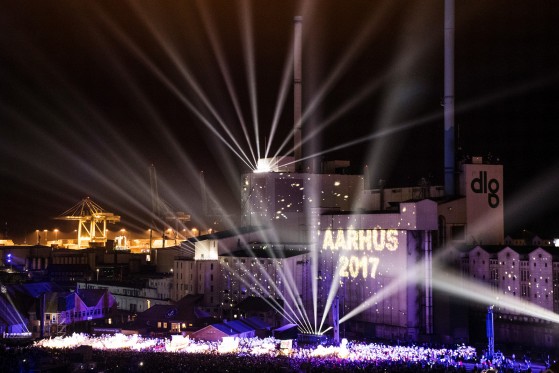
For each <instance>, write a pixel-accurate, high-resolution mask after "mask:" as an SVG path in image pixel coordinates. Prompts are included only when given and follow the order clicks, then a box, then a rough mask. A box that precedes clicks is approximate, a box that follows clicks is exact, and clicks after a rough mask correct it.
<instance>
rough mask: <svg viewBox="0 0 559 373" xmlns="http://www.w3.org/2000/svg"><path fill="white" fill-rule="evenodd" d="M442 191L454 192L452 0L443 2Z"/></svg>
mask: <svg viewBox="0 0 559 373" xmlns="http://www.w3.org/2000/svg"><path fill="white" fill-rule="evenodd" d="M443 105H444V191H445V194H446V195H448V196H453V195H455V194H456V190H455V188H456V187H455V175H456V170H455V167H456V157H455V155H454V151H455V148H454V0H445V3H444V103H443Z"/></svg>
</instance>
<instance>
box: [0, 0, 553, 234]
mask: <svg viewBox="0 0 559 373" xmlns="http://www.w3.org/2000/svg"><path fill="white" fill-rule="evenodd" d="M443 14H444V1H429V2H420V1H394V0H390V1H388V0H386V1H377V0H346V1H334V0H320V1H308V2H301V1H287V0H281V1H280V0H258V1H252V2H250V1H247V2H243V1H232V0H215V1H208V0H204V1H190V0H186V1H184V0H183V1H114V0H110V1H62V0H56V1H51V0H42V1H33V0H32V1H24V2H16V1H13V2H7V3H5V4H3V7H2V12H0V82H1V83H0V87H1V88H0V157H1V161H0V219H1V220H0V221H1V222H2V236H3V235H4V234H5V232H6V230H7V231H8V235H9V236H12V237H19V236H23V235H25V234H29V233H30V232H34V231H35V229H41V230H42V229H49V230H52V229H53V228H55V227H61V222H59V221H56V220H52V218H53V217H55V216H58V215H60V214H61V213H63V212H64V211H65V210H67V209H68V208H70V207H72V206H73V205H75V204H76V203H77V202H78V201H80V200H81V199H82V198H84V197H86V196H89V197H91V198H92V199H93V200H94V201H96V202H98V203H99V204H100V205H101V206H103V207H104V208H105V209H106V210H108V211H111V212H114V213H116V214H120V215H121V216H122V217H123V223H122V225H125V226H127V227H129V228H136V229H145V228H147V227H148V225H149V221H150V210H151V194H150V179H149V166H150V165H151V164H154V165H155V169H156V171H157V180H158V186H159V195H160V196H161V198H162V199H164V200H165V201H166V202H167V203H168V204H169V206H170V207H171V209H172V210H174V211H186V212H187V213H190V214H192V216H193V218H194V222H193V223H192V224H204V221H203V218H202V215H203V214H202V203H201V201H202V198H201V192H200V190H201V188H200V184H201V183H200V180H201V178H200V172H201V171H203V172H204V179H205V182H206V185H207V189H208V190H211V191H213V192H215V197H214V200H215V201H216V205H218V206H220V207H221V208H222V209H223V210H224V211H225V213H226V214H232V215H235V214H236V213H238V210H239V205H240V203H241V202H240V197H239V196H240V192H239V183H240V174H241V173H242V172H247V171H248V169H249V168H248V166H247V165H246V164H245V163H243V162H242V161H241V160H240V159H239V158H238V157H237V155H236V154H239V153H241V151H244V152H246V154H247V155H248V158H250V159H252V158H253V156H252V155H251V153H250V150H249V149H250V148H249V146H248V143H250V144H251V145H252V147H253V149H254V150H253V152H254V153H257V150H256V148H255V146H256V143H257V138H258V140H259V142H260V152H261V153H263V152H264V146H265V145H264V144H266V143H268V142H269V143H270V145H271V149H272V151H277V150H278V149H279V148H280V146H281V144H282V143H283V141H284V139H285V138H286V137H287V136H289V134H290V130H291V128H292V125H293V120H292V117H293V109H292V102H293V96H292V84H291V76H292V75H291V72H290V71H287V75H286V76H287V78H288V81H287V85H285V87H286V88H287V91H286V95H285V97H284V98H285V99H284V100H283V101H282V100H279V99H278V98H279V97H282V96H281V94H280V92H281V87H282V79H283V77H284V74H285V73H284V67H285V65H286V61H287V62H289V61H290V60H289V58H290V52H291V50H292V48H291V42H292V38H293V17H294V16H296V15H302V16H303V17H304V21H303V35H304V36H303V38H304V40H303V90H304V103H303V105H304V108H305V109H307V110H308V114H307V116H306V117H305V123H304V126H305V128H306V130H305V131H306V132H305V133H306V134H308V133H310V131H311V129H315V130H316V131H317V132H316V133H314V134H313V135H312V136H311V137H312V141H309V142H308V143H306V144H305V153H306V154H312V153H318V152H320V153H321V154H320V156H318V158H324V159H349V160H351V161H352V163H353V164H355V165H363V164H367V165H368V167H369V169H370V170H371V174H372V175H373V177H372V179H373V180H378V179H385V180H387V183H388V185H403V184H407V185H415V184H416V183H417V181H418V180H419V179H420V178H428V179H429V180H430V181H431V182H432V183H433V184H442V176H443V118H442V107H441V101H442V98H443V96H444V93H443V52H444V51H443V47H444V44H443ZM558 24H559V4H558V3H557V2H554V1H538V2H532V1H504V0H503V1H489V2H488V1H482V0H479V1H457V4H456V65H455V73H456V79H455V97H456V110H457V112H456V125H457V128H459V138H458V142H459V145H460V146H461V149H462V150H461V154H465V155H482V156H487V155H488V154H491V155H492V156H494V157H497V158H499V159H500V161H501V162H502V163H503V165H504V173H505V185H504V192H505V210H506V213H507V216H506V230H507V232H512V231H515V230H518V229H522V228H524V229H528V230H530V231H534V232H535V233H540V234H541V235H544V236H546V235H547V236H550V235H559V215H558V214H559V197H557V194H558V193H557V191H558V190H559V163H558V162H559V151H557V150H556V145H555V142H556V139H555V136H554V135H555V133H556V132H557V131H556V130H554V128H555V127H556V126H557V125H558V124H559V102H558V99H559V88H558V87H559V85H558V83H559V47H558V46H559V28H558V27H557V25H558ZM288 66H290V63H288ZM250 82H253V83H254V84H251V83H250ZM231 93H233V94H234V96H235V99H233V98H232V95H231ZM252 98H254V99H252ZM278 102H281V103H282V104H281V105H280V106H279V108H278V104H277V103H278ZM253 103H254V105H253ZM237 108H238V109H237ZM239 113H240V114H239ZM276 113H277V116H276ZM239 116H240V117H241V118H242V121H241V119H239ZM274 118H277V129H276V130H274V131H272V128H273V126H272V123H273V122H274ZM242 122H244V123H245V126H246V131H243V126H242ZM255 123H257V125H256V126H255ZM256 128H258V129H256ZM245 132H246V135H245ZM272 132H273V134H272ZM374 134H379V135H378V136H374ZM219 136H223V138H224V139H225V140H226V142H227V143H228V144H230V147H231V148H230V147H229V146H227V145H225V142H224V141H221V140H219ZM366 136H368V137H369V138H368V139H364V137H366ZM246 137H248V139H249V140H248V141H247V139H246ZM232 139H235V140H236V142H237V144H238V146H237V145H236V144H235V143H234V142H233V140H232ZM357 139H362V141H360V142H359V141H358V142H355V144H354V145H352V146H347V147H345V146H341V147H340V149H338V150H336V151H327V150H329V149H332V148H333V147H336V146H340V145H343V144H345V143H347V142H352V141H354V140H357ZM291 144H292V143H291V140H289V142H288V143H287V146H286V147H284V148H283V149H282V154H283V153H286V152H289V151H290V150H291Z"/></svg>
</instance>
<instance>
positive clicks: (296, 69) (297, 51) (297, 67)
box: [293, 16, 303, 172]
mask: <svg viewBox="0 0 559 373" xmlns="http://www.w3.org/2000/svg"><path fill="white" fill-rule="evenodd" d="M293 22H294V24H295V32H294V43H293V96H294V108H293V112H294V113H293V122H294V123H293V150H294V152H295V157H294V158H295V171H296V172H300V171H301V170H302V168H303V167H302V166H303V165H302V164H301V162H300V161H301V152H302V146H301V127H302V126H301V91H302V90H301V43H302V42H301V29H302V25H303V17H301V16H296V17H295V18H294V19H293Z"/></svg>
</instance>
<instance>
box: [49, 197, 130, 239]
mask: <svg viewBox="0 0 559 373" xmlns="http://www.w3.org/2000/svg"><path fill="white" fill-rule="evenodd" d="M55 219H57V220H73V221H78V248H79V249H85V248H88V247H90V246H105V245H106V243H107V223H116V222H119V221H120V216H118V215H115V214H113V213H112V212H107V211H105V210H103V208H101V206H99V205H98V204H97V203H95V202H93V200H91V198H89V197H86V198H84V199H82V200H81V201H80V202H79V203H77V204H76V205H75V206H73V207H71V208H70V209H68V210H66V211H65V212H63V213H62V214H60V216H58V217H56V218H55Z"/></svg>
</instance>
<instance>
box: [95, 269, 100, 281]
mask: <svg viewBox="0 0 559 373" xmlns="http://www.w3.org/2000/svg"><path fill="white" fill-rule="evenodd" d="M95 271H96V272H97V282H99V268H97V269H95Z"/></svg>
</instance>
